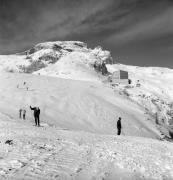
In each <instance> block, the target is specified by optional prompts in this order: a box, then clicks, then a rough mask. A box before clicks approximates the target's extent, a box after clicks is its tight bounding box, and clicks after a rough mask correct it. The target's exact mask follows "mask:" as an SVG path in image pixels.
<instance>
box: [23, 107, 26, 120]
mask: <svg viewBox="0 0 173 180" xmlns="http://www.w3.org/2000/svg"><path fill="white" fill-rule="evenodd" d="M25 117H26V110H25V109H24V110H23V120H25Z"/></svg>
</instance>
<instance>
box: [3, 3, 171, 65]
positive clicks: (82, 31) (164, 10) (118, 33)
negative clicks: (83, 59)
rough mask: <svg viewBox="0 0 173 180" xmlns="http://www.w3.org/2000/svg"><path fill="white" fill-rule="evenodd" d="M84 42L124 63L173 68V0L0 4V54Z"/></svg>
mask: <svg viewBox="0 0 173 180" xmlns="http://www.w3.org/2000/svg"><path fill="white" fill-rule="evenodd" d="M56 40H80V41H84V42H87V43H88V46H89V47H94V46H97V45H101V46H103V48H104V49H107V50H110V51H111V54H112V56H113V58H114V59H115V60H117V61H118V62H120V63H124V64H131V65H139V66H164V67H170V68H173V0H0V54H11V53H16V52H20V51H23V50H26V49H28V48H30V47H32V46H33V45H35V44H36V43H39V42H44V41H56Z"/></svg>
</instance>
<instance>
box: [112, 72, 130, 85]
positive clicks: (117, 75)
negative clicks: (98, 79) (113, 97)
mask: <svg viewBox="0 0 173 180" xmlns="http://www.w3.org/2000/svg"><path fill="white" fill-rule="evenodd" d="M109 81H110V82H111V83H113V84H116V83H117V84H129V75H128V72H127V71H123V70H117V71H114V72H113V74H112V75H111V76H110V77H109Z"/></svg>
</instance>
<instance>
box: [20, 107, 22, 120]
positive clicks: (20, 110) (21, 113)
mask: <svg viewBox="0 0 173 180" xmlns="http://www.w3.org/2000/svg"><path fill="white" fill-rule="evenodd" d="M21 117H22V109H19V118H20V119H21Z"/></svg>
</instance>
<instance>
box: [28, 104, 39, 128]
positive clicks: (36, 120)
mask: <svg viewBox="0 0 173 180" xmlns="http://www.w3.org/2000/svg"><path fill="white" fill-rule="evenodd" d="M30 109H31V110H33V111H34V119H35V125H36V126H40V119H39V116H40V108H39V107H33V108H32V107H31V106H30Z"/></svg>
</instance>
